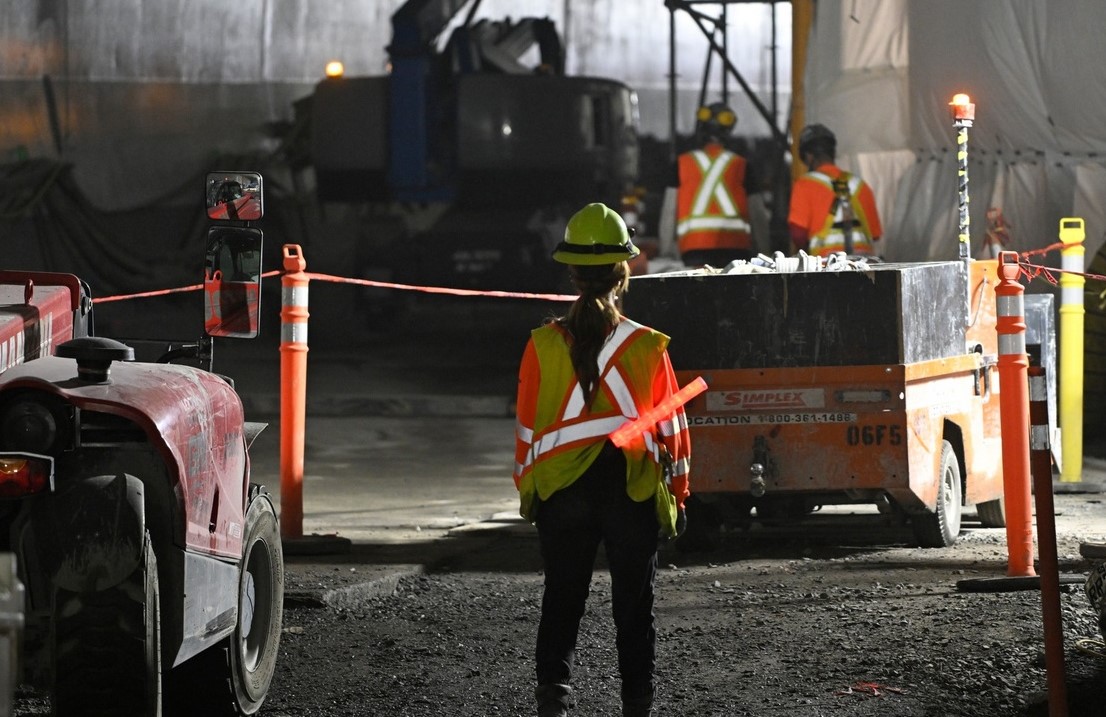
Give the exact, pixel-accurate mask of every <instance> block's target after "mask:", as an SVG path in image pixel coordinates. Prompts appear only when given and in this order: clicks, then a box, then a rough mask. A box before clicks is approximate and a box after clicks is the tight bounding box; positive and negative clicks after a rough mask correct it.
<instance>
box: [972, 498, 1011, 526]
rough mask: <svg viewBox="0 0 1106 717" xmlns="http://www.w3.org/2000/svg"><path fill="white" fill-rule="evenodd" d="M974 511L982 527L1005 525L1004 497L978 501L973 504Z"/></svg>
mask: <svg viewBox="0 0 1106 717" xmlns="http://www.w3.org/2000/svg"><path fill="white" fill-rule="evenodd" d="M975 512H976V515H978V516H979V522H980V523H982V524H983V527H984V528H1005V527H1006V500H1005V499H1004V498H996V499H995V500H989V501H987V502H985V503H979V504H977V505H976V506H975Z"/></svg>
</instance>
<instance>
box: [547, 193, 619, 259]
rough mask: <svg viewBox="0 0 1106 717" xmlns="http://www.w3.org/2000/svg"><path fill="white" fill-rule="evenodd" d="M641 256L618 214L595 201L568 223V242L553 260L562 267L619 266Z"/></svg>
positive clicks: (558, 246) (561, 246)
mask: <svg viewBox="0 0 1106 717" xmlns="http://www.w3.org/2000/svg"><path fill="white" fill-rule="evenodd" d="M639 253H640V250H639V249H638V248H637V247H636V246H634V244H633V242H631V241H630V232H629V231H628V230H627V229H626V222H624V221H622V217H620V216H619V215H618V212H616V211H614V210H613V209H611V208H610V207H608V206H607V205H605V204H600V203H598V202H596V203H594V204H589V205H587V206H586V207H584V208H583V209H581V210H580V211H578V212H576V213H575V214H574V215H572V218H571V219H569V220H568V226H566V227H565V239H564V241H562V242H561V243H560V244H558V245H557V249H556V251H554V252H553V259H554V260H555V261H559V262H561V263H562V264H591V265H595V264H617V263H619V262H620V261H626V260H628V259H633V258H634V257H635V256H637V255H638V254H639Z"/></svg>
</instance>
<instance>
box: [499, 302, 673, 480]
mask: <svg viewBox="0 0 1106 717" xmlns="http://www.w3.org/2000/svg"><path fill="white" fill-rule="evenodd" d="M642 328H643V327H642V326H641V324H638V323H636V322H634V321H630V320H628V319H624V320H623V321H621V322H620V323H619V324H618V326H616V327H615V329H614V331H613V332H611V335H610V337H608V339H607V342H606V343H605V344H604V345H603V348H602V349H601V350H600V352H599V357H598V364H599V376H600V379H599V380H600V384H601V388H602V389H605V390H606V392H607V394H608V395H609V396H610V397H611V398H612V400H613V402H614V404H615V406H616V407H617V410H618V413H617V414H616V415H606V416H598V417H594V418H588V419H584V420H578V419H579V418H580V416H581V414H582V413H583V411H584V408H585V405H584V390H583V387H582V386H580V382H579V381H575V382H574V383H573V386H572V389H571V390H570V392H569V399H568V401H567V402H566V403H565V407H564V409H563V410H562V411H561V415H560V418H559V419H558V420H557V421H556V423H555V424H553V425H555V426H559V428H554V429H553V430H548V431H546V432H545V433H542V434H541V435H540V436H539V437H538V438H537V440H536V441H535V440H534V432H533V431H532V430H530V429H528V428H525V427H524V426H522V425H521V424H520V425H519V426H518V431H519V433H518V435H519V437H520V438H522V439H523V441H524V442H525V443H529V444H530V453H529V455H528V456H527V460H526V462H525V463H524V464H523V465H521V466H516V469H517V473H518V475H522V473H523V472H524V471H525V470H526V469H527V468H529V467H530V466H532V465H533V464H534V463H536V462H537V461H538V459H540V458H542V457H544V456H546V455H548V454H551V453H553V452H555V451H557V449H559V448H563V447H567V446H570V445H573V444H576V443H578V442H580V441H588V442H592V441H595V440H596V439H599V438H605V437H606V436H608V435H609V434H610V433H611V432H612V431H614V430H615V429H617V428H618V427H619V426H621V425H622V424H623V423H625V422H626V420H627V419H633V418H637V406H636V405H635V403H634V396H633V393H632V392H631V391H630V387H629V386H627V385H626V379H625V377H624V376H623V375H622V373H621V370H620V368H619V366H618V365H617V364H615V363H612V361H613V359H614V357H615V356H616V355H618V354H619V353H620V350H621V349H622V348H624V347H625V346H626V345H627V344H628V343H629V341H630V339H631V338H632V337H634V336H635V335H636V334H637V333H638V331H639V330H641V329H642ZM650 443H652V442H651V441H649V440H648V439H647V440H646V444H647V448H648V449H649V452H650V453H654V454H656V455H657V456H659V447H656V446H650V445H649V444H650Z"/></svg>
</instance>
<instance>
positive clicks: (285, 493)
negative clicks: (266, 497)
mask: <svg viewBox="0 0 1106 717" xmlns="http://www.w3.org/2000/svg"><path fill="white" fill-rule="evenodd" d="M306 268H307V261H306V260H305V259H304V257H303V251H302V250H301V249H300V247H299V245H298V244H285V245H284V276H282V277H281V280H280V538H281V545H282V547H283V549H284V552H285V553H288V554H297V555H321V554H327V553H344V552H348V551H349V549H350V547H351V546H352V543H351V541H350V540H348V539H347V538H339V537H338V536H337V535H309V536H304V534H303V446H304V440H305V438H306V434H307V430H306V429H307V317H308V312H307V286H308V284H309V283H310V281H311V278H310V276H309V275H308V274H307V273H306V272H305V271H304V270H305V269H306Z"/></svg>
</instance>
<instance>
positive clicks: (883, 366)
mask: <svg viewBox="0 0 1106 717" xmlns="http://www.w3.org/2000/svg"><path fill="white" fill-rule="evenodd" d="M842 256H843V255H842ZM995 283H996V263H995V262H994V261H972V262H970V263H965V262H956V261H947V262H927V263H919V264H871V265H870V266H861V267H859V269H857V270H844V271H830V270H826V267H825V266H821V270H817V271H798V272H795V273H785V272H781V271H779V270H778V269H765V268H761V267H750V271H749V273H741V274H720V273H710V272H708V271H704V270H697V271H688V272H678V273H673V274H661V275H653V276H643V277H635V278H634V279H633V280H632V281H631V290H630V292H629V293H628V294H627V297H626V311H627V313H628V315H630V316H633V317H634V318H635V319H637V320H640V321H643V322H645V323H647V324H649V325H651V326H654V327H656V328H657V329H658V330H660V331H663V332H665V333H667V334H669V335H670V336H671V337H672V343H671V346H670V349H669V350H670V353H671V356H672V361H673V364H674V366H675V367H676V369H677V373H678V375H679V377H680V382H681V384H683V383H687V382H688V381H690V380H692V379H693V378H695V377H696V376H700V375H701V376H703V377H704V378H705V379H706V381H707V383H708V385H709V389H708V390H707V391H706V392H705V393H704V394H702V395H700V396H699V397H697V398H696V399H694V400H693V401H692V402H691V403H689V404H688V406H687V407H686V408H687V415H688V423H689V424H690V430H691V436H692V438H691V443H692V453H693V456H692V469H691V492H692V500H691V502H690V504H689V507H688V531H689V532H688V534H687V535H685V538H682V539H681V541H682V542H683V546H682V547H685V548H691V549H694V548H702V547H708V546H709V545H710V544H711V543H712V542H713V539H714V537H715V532H716V531H717V530H718V528H719V527H720V526H721V525H722V524H723V523H724V522H726V521H727V520H735V521H737V522H741V523H745V524H748V523H749V522H750V521H751V520H752V518H753V516H754V515H755V517H756V518H757V519H759V520H761V521H797V520H802V519H803V518H805V517H806V516H808V515H809V514H810V513H811V512H813V511H815V510H817V509H818V508H820V507H821V506H827V505H839V504H873V505H875V506H877V507H878V508H879V509H880V512H882V513H885V514H887V515H889V516H892V517H898V518H901V519H902V520H904V521H909V523H910V525H911V527H912V528H913V533H914V536H915V538H916V539H917V542H918V543H919V544H920V545H922V546H929V547H940V546H948V545H951V544H952V543H954V542H955V541H956V539H957V535H958V534H959V532H960V525H961V511H962V508H963V506H965V505H969V504H974V505H975V506H976V509H977V512H978V515H979V519H980V521H981V522H982V524H983V525H984V526H991V527H1000V526H1003V525H1005V516H1004V506H1003V500H1002V498H1003V485H1002V456H1001V444H1000V436H999V395H998V391H999V386H998V380H997V378H998V377H997V373H996V371H995V366H996V362H997V334H996V331H995V296H994V286H995ZM754 509H755V512H754ZM677 545H678V546H679V545H680V542H678V543H677Z"/></svg>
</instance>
